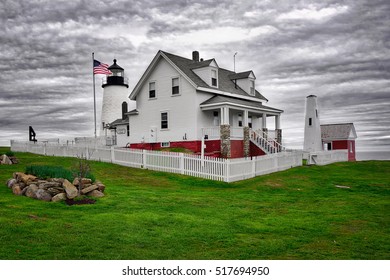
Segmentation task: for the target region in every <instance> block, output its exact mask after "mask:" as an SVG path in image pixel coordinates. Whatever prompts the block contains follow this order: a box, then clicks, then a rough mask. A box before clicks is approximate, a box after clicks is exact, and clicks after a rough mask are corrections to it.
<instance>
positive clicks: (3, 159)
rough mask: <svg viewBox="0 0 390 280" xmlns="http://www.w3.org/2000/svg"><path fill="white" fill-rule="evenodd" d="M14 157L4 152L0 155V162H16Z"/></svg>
mask: <svg viewBox="0 0 390 280" xmlns="http://www.w3.org/2000/svg"><path fill="white" fill-rule="evenodd" d="M17 163H18V160H17V159H16V157H11V156H7V155H6V154H4V155H0V164H17Z"/></svg>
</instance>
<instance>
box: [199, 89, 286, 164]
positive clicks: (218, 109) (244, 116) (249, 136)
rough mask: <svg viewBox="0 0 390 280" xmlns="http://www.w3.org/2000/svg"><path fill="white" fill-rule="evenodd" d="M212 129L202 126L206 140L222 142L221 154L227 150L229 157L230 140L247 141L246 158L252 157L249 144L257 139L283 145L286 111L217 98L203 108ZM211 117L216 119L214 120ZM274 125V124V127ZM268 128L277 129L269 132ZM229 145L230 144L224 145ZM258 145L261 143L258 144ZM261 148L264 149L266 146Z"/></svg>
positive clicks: (227, 98)
mask: <svg viewBox="0 0 390 280" xmlns="http://www.w3.org/2000/svg"><path fill="white" fill-rule="evenodd" d="M200 107H201V109H202V111H203V112H204V113H205V115H207V118H208V119H209V121H208V122H207V121H206V122H204V123H208V124H210V126H204V127H201V135H199V136H200V137H201V138H202V139H205V140H218V139H220V140H221V151H222V154H223V155H224V152H223V150H224V149H226V150H227V154H225V156H226V157H229V150H230V148H229V147H227V148H226V147H225V146H226V145H227V146H229V145H230V141H232V140H243V141H244V156H249V154H250V153H249V145H250V144H249V142H250V140H252V142H254V143H255V144H256V142H258V141H257V140H256V141H255V138H262V141H269V142H270V143H271V142H273V143H277V145H279V146H280V145H281V142H282V131H281V126H280V116H281V113H282V112H283V111H282V110H279V109H275V108H272V107H268V106H264V105H262V104H261V103H260V102H252V101H247V100H241V99H236V98H230V97H224V96H215V97H213V98H211V99H209V100H207V101H205V102H203V103H202V104H201V105H200ZM210 118H211V119H212V120H211V121H210ZM270 124H271V125H270ZM268 125H270V127H272V128H273V129H269V128H268ZM224 143H226V145H225V144H224ZM257 144H258V143H257ZM259 148H261V149H263V150H264V147H260V146H259Z"/></svg>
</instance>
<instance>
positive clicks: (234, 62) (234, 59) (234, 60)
mask: <svg viewBox="0 0 390 280" xmlns="http://www.w3.org/2000/svg"><path fill="white" fill-rule="evenodd" d="M236 55H237V52H236V53H235V54H234V55H233V64H234V73H236Z"/></svg>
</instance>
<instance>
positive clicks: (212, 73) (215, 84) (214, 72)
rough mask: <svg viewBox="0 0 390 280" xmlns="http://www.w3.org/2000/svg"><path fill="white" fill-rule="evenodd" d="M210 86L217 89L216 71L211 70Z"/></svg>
mask: <svg viewBox="0 0 390 280" xmlns="http://www.w3.org/2000/svg"><path fill="white" fill-rule="evenodd" d="M211 85H212V86H213V87H217V86H218V85H217V70H211Z"/></svg>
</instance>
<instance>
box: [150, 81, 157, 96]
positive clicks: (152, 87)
mask: <svg viewBox="0 0 390 280" xmlns="http://www.w3.org/2000/svg"><path fill="white" fill-rule="evenodd" d="M149 98H156V82H150V83H149Z"/></svg>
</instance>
